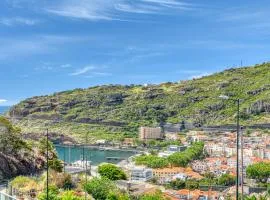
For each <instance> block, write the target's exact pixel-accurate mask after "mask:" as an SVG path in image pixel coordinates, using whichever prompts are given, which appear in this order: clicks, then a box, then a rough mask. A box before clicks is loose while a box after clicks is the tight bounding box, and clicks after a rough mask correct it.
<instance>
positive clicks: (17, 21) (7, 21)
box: [0, 17, 40, 26]
mask: <svg viewBox="0 0 270 200" xmlns="http://www.w3.org/2000/svg"><path fill="white" fill-rule="evenodd" d="M39 22H40V21H39V20H36V19H29V18H23V17H13V18H1V19H0V24H2V25H5V26H15V25H27V26H33V25H36V24H37V23H39Z"/></svg>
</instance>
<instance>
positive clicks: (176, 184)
mask: <svg viewBox="0 0 270 200" xmlns="http://www.w3.org/2000/svg"><path fill="white" fill-rule="evenodd" d="M185 186H186V182H185V181H183V180H181V179H178V178H177V179H175V180H173V181H171V182H170V187H172V188H173V189H175V190H180V189H184V188H185Z"/></svg>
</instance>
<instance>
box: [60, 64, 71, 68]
mask: <svg viewBox="0 0 270 200" xmlns="http://www.w3.org/2000/svg"><path fill="white" fill-rule="evenodd" d="M60 67H61V68H70V67H71V64H63V65H61V66H60Z"/></svg>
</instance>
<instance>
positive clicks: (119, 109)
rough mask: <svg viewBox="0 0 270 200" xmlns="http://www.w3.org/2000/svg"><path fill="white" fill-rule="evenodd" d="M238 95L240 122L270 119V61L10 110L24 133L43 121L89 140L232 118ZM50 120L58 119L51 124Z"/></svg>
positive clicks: (34, 101) (64, 95)
mask: <svg viewBox="0 0 270 200" xmlns="http://www.w3.org/2000/svg"><path fill="white" fill-rule="evenodd" d="M220 95H227V96H230V97H231V98H240V99H242V102H241V123H242V124H256V123H269V122H270V63H263V64H261V65H256V66H253V67H244V68H237V69H228V70H225V71H223V72H220V73H215V74H213V75H210V76H207V77H203V78H200V79H195V80H188V81H181V82H179V83H162V84H159V85H148V86H142V85H129V86H123V85H106V86H96V87H91V88H87V89H75V90H70V91H64V92H59V93H55V94H53V95H48V96H40V97H32V98H29V99H26V100H24V101H22V102H20V103H19V104H18V105H16V106H14V107H12V108H11V109H10V112H9V115H10V116H14V117H17V118H21V117H22V120H19V121H17V123H18V124H17V125H18V126H20V127H21V128H22V130H23V131H24V132H25V133H27V132H41V131H42V130H44V129H43V128H45V125H46V126H47V127H50V130H51V131H53V132H55V133H63V134H65V135H69V136H72V137H75V138H82V136H84V135H85V134H86V133H87V134H88V135H89V137H90V138H91V139H98V138H105V139H106V138H107V139H121V138H123V137H126V136H135V135H136V134H137V130H138V129H137V128H138V127H139V126H141V125H148V126H155V125H159V124H160V123H164V122H169V123H180V122H181V121H182V120H186V121H189V122H192V123H195V124H196V123H197V124H198V123H200V124H208V125H219V124H229V123H233V122H234V121H235V113H236V110H235V109H236V107H235V104H234V102H232V101H228V100H222V99H220V98H218V97H219V96H220ZM52 120H54V122H58V123H52Z"/></svg>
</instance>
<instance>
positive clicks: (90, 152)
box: [56, 146, 135, 165]
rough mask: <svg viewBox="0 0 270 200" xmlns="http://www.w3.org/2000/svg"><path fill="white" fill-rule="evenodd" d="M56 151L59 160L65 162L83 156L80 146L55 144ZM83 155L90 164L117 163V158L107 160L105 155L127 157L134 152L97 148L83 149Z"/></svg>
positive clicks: (79, 158) (70, 161)
mask: <svg viewBox="0 0 270 200" xmlns="http://www.w3.org/2000/svg"><path fill="white" fill-rule="evenodd" d="M56 151H57V153H58V156H59V158H60V159H61V160H64V161H65V162H66V163H72V162H75V161H77V160H81V159H82V158H83V149H82V148H81V147H70V148H69V147H62V146H56ZM84 151H85V156H86V158H87V160H90V161H91V162H92V165H98V164H100V163H102V162H110V163H117V162H119V160H107V157H121V158H125V159H127V158H129V157H130V156H132V155H134V154H135V153H134V152H130V151H119V150H106V151H105V150H98V149H85V150H84Z"/></svg>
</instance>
